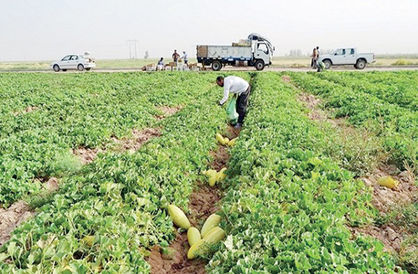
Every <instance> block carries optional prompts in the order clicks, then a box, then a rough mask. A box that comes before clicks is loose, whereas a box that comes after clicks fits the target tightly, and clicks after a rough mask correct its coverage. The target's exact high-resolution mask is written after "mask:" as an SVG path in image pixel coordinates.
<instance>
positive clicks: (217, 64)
mask: <svg viewBox="0 0 418 274" xmlns="http://www.w3.org/2000/svg"><path fill="white" fill-rule="evenodd" d="M221 68H222V64H221V62H219V61H218V60H215V61H213V62H212V70H214V71H219V70H221Z"/></svg>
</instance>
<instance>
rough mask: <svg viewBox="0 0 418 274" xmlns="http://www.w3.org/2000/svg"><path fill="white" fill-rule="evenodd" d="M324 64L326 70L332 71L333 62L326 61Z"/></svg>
mask: <svg viewBox="0 0 418 274" xmlns="http://www.w3.org/2000/svg"><path fill="white" fill-rule="evenodd" d="M322 63H324V65H325V69H330V68H331V66H332V62H331V60H329V59H326V60H324V61H322Z"/></svg>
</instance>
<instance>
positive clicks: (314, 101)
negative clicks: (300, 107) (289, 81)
mask: <svg viewBox="0 0 418 274" xmlns="http://www.w3.org/2000/svg"><path fill="white" fill-rule="evenodd" d="M299 100H300V101H302V102H303V103H304V104H305V106H306V107H307V108H308V109H309V113H308V117H309V119H311V120H320V121H325V120H327V115H326V113H325V112H324V111H322V110H320V109H319V108H318V105H319V104H320V103H321V99H318V98H316V97H315V96H314V95H312V94H309V93H306V92H301V93H300V94H299Z"/></svg>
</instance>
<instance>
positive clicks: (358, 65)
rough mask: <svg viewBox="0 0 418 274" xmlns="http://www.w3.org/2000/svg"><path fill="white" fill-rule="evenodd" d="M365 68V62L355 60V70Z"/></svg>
mask: <svg viewBox="0 0 418 274" xmlns="http://www.w3.org/2000/svg"><path fill="white" fill-rule="evenodd" d="M365 67H366V61H365V60H364V59H359V60H357V63H356V69H364V68H365Z"/></svg>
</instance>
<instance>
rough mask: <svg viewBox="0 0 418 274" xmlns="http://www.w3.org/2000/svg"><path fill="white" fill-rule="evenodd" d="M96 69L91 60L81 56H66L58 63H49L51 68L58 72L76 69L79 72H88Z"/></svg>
mask: <svg viewBox="0 0 418 274" xmlns="http://www.w3.org/2000/svg"><path fill="white" fill-rule="evenodd" d="M95 67H96V63H95V61H94V60H93V59H91V58H90V57H87V56H83V55H67V56H65V57H64V58H62V59H61V60H59V61H55V62H53V63H51V68H52V69H53V70H54V71H55V72H58V71H60V70H62V71H66V70H67V69H76V70H79V71H83V70H90V69H92V68H95Z"/></svg>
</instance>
